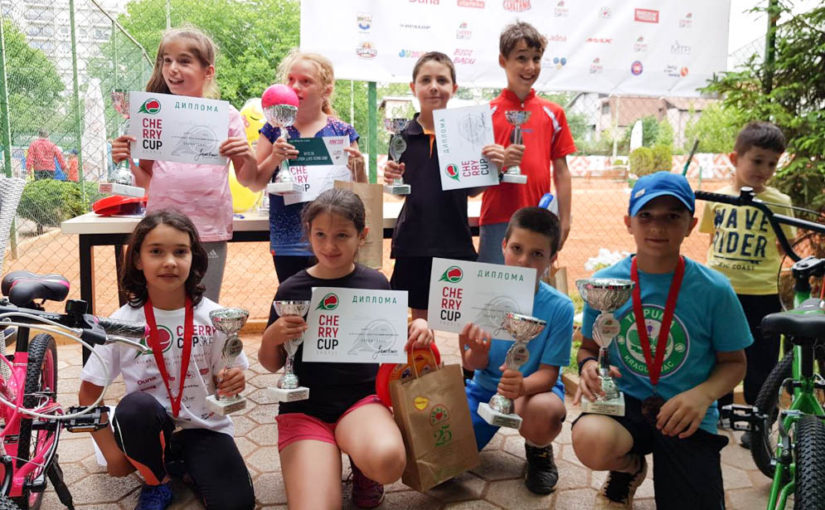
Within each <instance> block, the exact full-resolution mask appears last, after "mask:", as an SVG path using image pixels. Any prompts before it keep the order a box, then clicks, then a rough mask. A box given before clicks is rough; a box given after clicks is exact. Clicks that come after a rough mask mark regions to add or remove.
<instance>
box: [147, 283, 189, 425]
mask: <svg viewBox="0 0 825 510" xmlns="http://www.w3.org/2000/svg"><path fill="white" fill-rule="evenodd" d="M185 310H186V312H185V315H184V323H183V357H182V358H181V360H180V388H179V389H178V396H177V397H173V396H172V389H171V388H170V387H169V372H168V371H167V370H166V362H165V361H164V360H163V349H162V348H161V345H160V334H159V333H158V325H157V323H156V322H155V311H154V310H153V309H152V300H150V299H148V298H147V299H146V304H145V305H143V314H144V315H145V316H146V324H147V325H148V326H149V347H151V348H152V354H153V355H154V356H155V363H156V364H157V365H158V370H160V376H161V377H162V378H163V384H165V385H166V393H168V394H169V401H170V402H171V403H172V416H174V417H175V418H177V417H178V413H179V412H180V401H181V398H182V397H183V385H184V383H186V371H187V370H188V369H189V358H190V357H191V354H192V335H193V333H194V330H195V325H194V318H193V313H192V300H191V299H189V297H187V298H186V309H185Z"/></svg>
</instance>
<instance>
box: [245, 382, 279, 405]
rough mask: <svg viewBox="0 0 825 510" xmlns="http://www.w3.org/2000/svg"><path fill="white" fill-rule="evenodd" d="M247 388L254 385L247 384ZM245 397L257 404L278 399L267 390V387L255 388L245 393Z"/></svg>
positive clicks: (271, 402)
mask: <svg viewBox="0 0 825 510" xmlns="http://www.w3.org/2000/svg"><path fill="white" fill-rule="evenodd" d="M248 388H249V389H254V388H255V387H254V386H249V387H248ZM247 398H248V399H250V400H252V401H254V402H255V403H258V404H275V403H277V402H278V399H276V398H275V396H274V395H272V394H271V393H270V392H269V389H268V388H257V389H255V391H252V392H250V393H249V395H247Z"/></svg>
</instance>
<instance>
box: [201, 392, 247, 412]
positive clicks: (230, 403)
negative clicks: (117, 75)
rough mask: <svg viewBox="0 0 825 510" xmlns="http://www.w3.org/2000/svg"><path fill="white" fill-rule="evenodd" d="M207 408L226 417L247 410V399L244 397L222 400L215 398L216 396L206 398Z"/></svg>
mask: <svg viewBox="0 0 825 510" xmlns="http://www.w3.org/2000/svg"><path fill="white" fill-rule="evenodd" d="M206 408H207V409H209V410H210V411H212V412H213V413H215V414H219V415H221V416H226V415H227V414H230V413H234V412H235V411H240V410H241V409H245V408H246V398H244V397H238V396H234V397H224V398H221V399H218V398H215V395H209V396H208V397H206Z"/></svg>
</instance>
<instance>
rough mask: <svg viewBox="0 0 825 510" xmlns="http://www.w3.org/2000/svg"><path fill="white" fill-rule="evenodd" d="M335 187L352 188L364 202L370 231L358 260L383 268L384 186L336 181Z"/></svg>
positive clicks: (359, 252)
mask: <svg viewBox="0 0 825 510" xmlns="http://www.w3.org/2000/svg"><path fill="white" fill-rule="evenodd" d="M335 188H336V189H346V190H350V191H352V192H353V193H355V194H356V195H358V196H359V197H361V201H362V202H364V208H365V209H366V213H367V217H366V220H367V221H366V224H367V227H369V231H368V232H367V240H366V242H365V243H364V246H362V247H361V248H360V249H359V250H358V258H357V261H358V262H359V263H360V264H363V265H365V266H368V267H371V268H374V269H381V266H382V265H383V264H384V187H383V186H382V185H380V184H369V183H366V182H350V181H335Z"/></svg>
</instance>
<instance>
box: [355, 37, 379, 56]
mask: <svg viewBox="0 0 825 510" xmlns="http://www.w3.org/2000/svg"><path fill="white" fill-rule="evenodd" d="M355 54H356V55H358V56H359V57H361V58H375V56H376V55H377V54H378V50H376V49H375V48H373V47H372V43H371V42H367V41H364V42H362V43H361V45H360V46H358V47H357V48H355Z"/></svg>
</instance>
